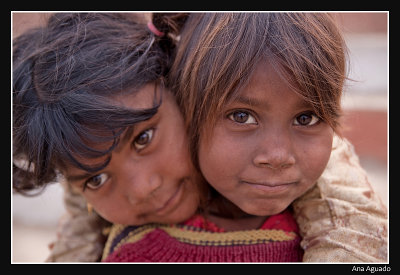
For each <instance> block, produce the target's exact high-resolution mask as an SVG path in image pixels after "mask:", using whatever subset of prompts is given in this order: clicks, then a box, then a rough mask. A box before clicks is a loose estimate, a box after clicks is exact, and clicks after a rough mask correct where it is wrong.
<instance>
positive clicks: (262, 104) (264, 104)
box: [232, 96, 268, 108]
mask: <svg viewBox="0 0 400 275" xmlns="http://www.w3.org/2000/svg"><path fill="white" fill-rule="evenodd" d="M232 102H239V103H242V104H245V105H250V106H253V107H258V108H265V107H267V106H268V102H266V101H262V100H258V99H256V98H250V97H246V96H238V97H235V98H234V99H233V101H232Z"/></svg>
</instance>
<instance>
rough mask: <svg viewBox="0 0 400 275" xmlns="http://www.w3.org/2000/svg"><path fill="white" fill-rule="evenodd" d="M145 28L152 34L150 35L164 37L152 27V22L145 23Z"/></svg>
mask: <svg viewBox="0 0 400 275" xmlns="http://www.w3.org/2000/svg"><path fill="white" fill-rule="evenodd" d="M147 27H148V28H149V30H150V31H151V32H152V33H154V34H155V35H156V36H159V37H163V36H164V33H163V32H160V31H159V30H158V29H157V28H156V26H154V24H153V22H151V21H150V22H148V23H147Z"/></svg>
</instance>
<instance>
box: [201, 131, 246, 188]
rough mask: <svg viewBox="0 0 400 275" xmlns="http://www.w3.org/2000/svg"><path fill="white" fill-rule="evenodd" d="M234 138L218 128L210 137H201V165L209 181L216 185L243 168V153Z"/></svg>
mask: <svg viewBox="0 0 400 275" xmlns="http://www.w3.org/2000/svg"><path fill="white" fill-rule="evenodd" d="M239 148H241V147H240V146H238V144H237V143H235V142H234V140H233V139H232V138H230V137H228V136H226V135H224V134H221V133H220V132H219V131H218V129H216V130H215V131H214V133H213V135H212V136H211V137H210V138H208V139H203V138H201V139H200V143H199V154H198V156H199V165H200V170H201V172H202V174H203V175H204V176H205V178H206V179H207V181H208V182H209V183H210V184H211V185H213V186H215V184H218V183H220V182H222V181H223V180H226V179H227V178H229V177H230V176H232V174H233V173H235V172H237V171H238V170H241V166H242V160H243V158H242V157H243V155H242V154H241V152H240V149H239Z"/></svg>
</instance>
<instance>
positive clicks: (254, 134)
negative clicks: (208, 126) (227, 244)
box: [199, 63, 333, 216]
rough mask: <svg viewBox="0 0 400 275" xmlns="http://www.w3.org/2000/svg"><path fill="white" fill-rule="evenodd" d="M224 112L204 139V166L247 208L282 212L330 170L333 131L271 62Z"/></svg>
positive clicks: (220, 189) (260, 213)
mask: <svg viewBox="0 0 400 275" xmlns="http://www.w3.org/2000/svg"><path fill="white" fill-rule="evenodd" d="M221 114H222V115H221V116H220V117H219V118H218V120H217V124H216V126H215V128H214V129H213V132H212V134H211V136H210V137H209V138H206V137H205V136H204V137H202V138H201V139H200V147H199V163H200V168H201V172H202V173H203V175H204V176H205V178H206V179H207V181H208V182H209V183H210V184H211V185H212V186H213V187H214V188H215V189H216V190H217V191H218V192H220V193H221V194H222V195H223V196H225V197H226V198H227V199H229V200H230V201H232V202H233V203H234V204H236V205H237V206H238V207H240V208H241V209H242V210H243V211H244V212H247V213H249V214H253V215H258V216H267V215H273V214H277V213H279V212H281V211H283V210H284V209H285V208H286V207H288V206H289V205H290V204H291V203H292V202H293V201H294V200H295V199H296V198H298V197H299V196H301V195H302V194H304V193H305V192H306V191H307V190H308V189H309V188H311V187H312V186H313V184H314V183H315V182H316V180H317V179H318V178H319V177H320V175H321V174H322V172H323V170H324V169H325V166H326V164H327V162H328V159H329V157H330V152H331V148H332V139H333V130H332V129H331V128H330V127H329V126H328V124H326V123H324V122H323V121H321V120H320V119H318V117H316V116H315V114H314V112H313V109H312V107H311V106H310V105H309V104H307V102H305V101H304V100H303V99H302V98H301V97H300V96H298V95H297V94H296V93H294V91H293V90H292V89H291V88H290V87H289V85H288V84H287V83H286V82H285V81H283V80H282V79H281V78H280V76H279V75H278V73H277V72H275V70H274V69H273V67H272V66H271V65H269V64H268V63H261V64H260V65H258V67H257V70H256V71H255V73H254V74H253V75H252V78H251V80H250V83H249V85H248V86H246V87H245V88H244V89H242V90H241V91H240V93H239V96H238V97H237V99H235V100H234V101H233V102H231V103H229V104H228V105H226V106H225V107H224V108H223V110H222V112H221Z"/></svg>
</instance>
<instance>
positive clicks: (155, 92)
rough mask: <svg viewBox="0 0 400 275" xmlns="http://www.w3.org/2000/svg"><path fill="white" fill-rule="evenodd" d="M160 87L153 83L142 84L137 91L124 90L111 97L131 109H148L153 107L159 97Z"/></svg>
mask: <svg viewBox="0 0 400 275" xmlns="http://www.w3.org/2000/svg"><path fill="white" fill-rule="evenodd" d="M161 93H162V89H160V87H158V86H157V85H156V84H155V83H149V84H146V85H144V86H143V87H142V88H140V89H139V90H138V91H129V90H128V91H125V92H123V93H120V94H118V95H116V96H114V97H113V98H112V99H113V100H114V101H115V102H117V103H118V104H121V106H124V107H128V108H132V109H148V108H152V107H154V104H155V103H158V102H159V100H160V97H161Z"/></svg>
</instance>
